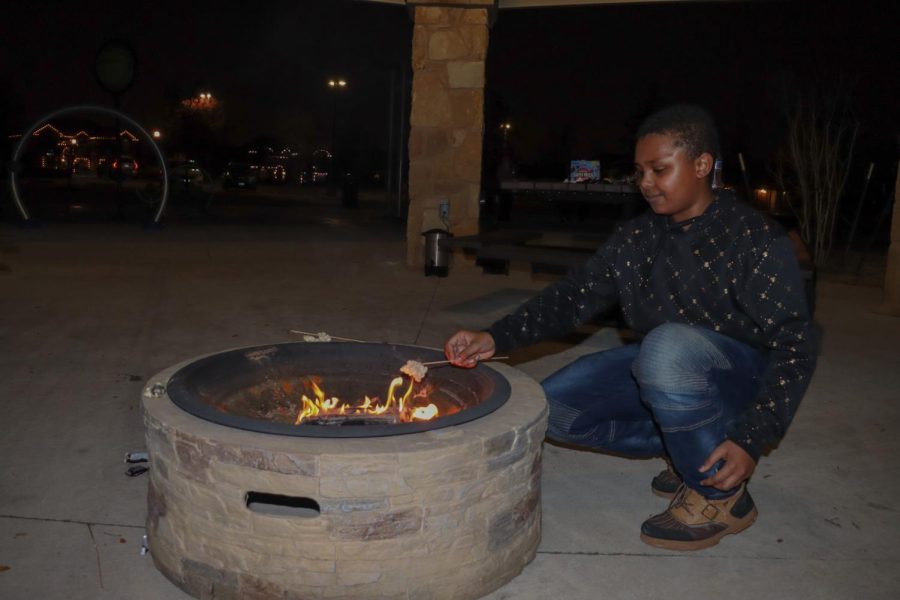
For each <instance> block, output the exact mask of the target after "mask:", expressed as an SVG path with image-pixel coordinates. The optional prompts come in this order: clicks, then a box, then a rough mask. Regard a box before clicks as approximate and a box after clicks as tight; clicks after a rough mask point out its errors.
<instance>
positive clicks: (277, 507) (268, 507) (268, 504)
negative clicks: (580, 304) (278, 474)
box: [245, 492, 322, 519]
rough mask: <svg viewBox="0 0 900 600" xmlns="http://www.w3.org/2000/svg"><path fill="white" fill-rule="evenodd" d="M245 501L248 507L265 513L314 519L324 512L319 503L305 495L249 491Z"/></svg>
mask: <svg viewBox="0 0 900 600" xmlns="http://www.w3.org/2000/svg"><path fill="white" fill-rule="evenodd" d="M245 502H246V504H247V508H248V509H250V510H252V511H253V512H257V513H261V514H264V515H277V516H287V517H302V518H304V519H314V518H316V517H318V516H319V515H320V514H321V513H322V509H321V507H320V506H319V503H318V502H316V501H315V500H313V499H312V498H306V497H305V496H284V495H282V494H268V493H266V492H247V496H246V499H245Z"/></svg>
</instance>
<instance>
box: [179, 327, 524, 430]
mask: <svg viewBox="0 0 900 600" xmlns="http://www.w3.org/2000/svg"><path fill="white" fill-rule="evenodd" d="M443 358H444V356H443V354H442V353H441V352H440V351H439V350H435V349H433V348H424V347H420V346H406V345H397V344H380V343H345V342H327V343H312V342H286V343H281V344H272V345H268V346H252V347H245V348H236V349H232V350H226V351H224V352H219V353H216V354H211V355H209V356H205V357H203V358H200V359H197V360H195V361H192V362H190V363H188V364H186V365H185V366H183V367H181V368H180V369H178V370H177V371H176V372H175V373H174V374H173V375H172V376H171V378H170V379H169V381H168V382H167V383H166V386H165V388H166V389H165V391H166V393H167V394H168V396H169V398H170V399H171V400H172V402H173V403H174V404H175V405H177V406H178V407H179V408H181V409H182V410H184V411H186V412H188V413H190V414H192V415H194V416H196V417H199V418H201V419H204V420H207V421H211V422H213V423H217V424H219V425H225V426H228V427H234V428H237V429H243V430H247V431H254V432H260V433H270V434H276V435H286V436H297V437H326V438H355V437H381V436H393V435H403V434H409V433H419V432H423V431H431V430H435V429H441V428H444V427H449V426H452V425H458V424H460V423H466V422H468V421H473V420H475V419H478V418H481V417H483V416H485V415H487V414H490V413H492V412H494V411H495V410H497V409H498V408H500V407H501V406H503V404H504V403H505V402H506V401H507V400H508V399H509V395H510V385H509V382H508V381H507V379H506V378H505V377H503V376H502V375H500V374H499V373H497V372H496V371H494V370H493V369H490V368H489V367H487V366H485V365H478V366H477V367H475V368H474V369H459V368H456V367H445V368H443V369H438V370H433V371H430V373H429V377H434V378H436V379H438V380H442V379H446V378H447V376H448V375H447V374H452V378H453V381H454V383H455V384H462V385H464V386H467V387H469V388H472V389H476V390H478V392H479V393H480V396H481V401H480V402H478V403H477V404H474V405H472V406H469V407H467V408H465V409H464V410H461V411H459V412H456V413H453V414H450V415H447V416H443V417H438V418H436V419H434V420H431V421H416V422H409V423H396V424H367V425H346V426H327V425H316V424H300V425H294V424H291V423H283V422H278V421H272V420H266V419H257V418H250V417H245V416H241V415H235V414H230V413H228V412H223V411H222V410H220V409H218V408H216V406H214V405H213V404H212V403H211V398H214V397H215V396H216V395H218V394H222V393H224V392H225V391H233V390H234V389H236V388H239V387H241V386H246V385H248V384H250V383H253V382H254V381H255V380H257V381H258V379H259V377H260V376H261V375H267V374H274V375H275V376H276V377H285V376H287V377H303V376H307V375H310V374H311V373H310V372H305V373H304V372H298V371H297V369H298V368H304V369H311V370H312V372H316V371H317V370H318V371H321V370H322V369H328V370H330V371H331V372H334V371H340V372H360V371H359V369H360V368H361V367H362V366H369V367H370V368H380V369H382V370H383V369H384V367H382V365H396V367H395V368H394V370H393V373H394V374H399V368H400V366H401V365H403V363H404V362H406V361H407V360H417V361H421V362H427V361H432V360H442V359H443ZM351 367H355V369H354V370H351ZM388 371H390V370H388ZM385 375H390V372H385Z"/></svg>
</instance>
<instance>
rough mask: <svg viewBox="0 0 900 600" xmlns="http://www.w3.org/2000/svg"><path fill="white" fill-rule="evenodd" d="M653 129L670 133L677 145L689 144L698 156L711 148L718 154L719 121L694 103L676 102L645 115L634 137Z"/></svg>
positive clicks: (692, 154) (692, 156) (685, 146)
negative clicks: (717, 126) (717, 127)
mask: <svg viewBox="0 0 900 600" xmlns="http://www.w3.org/2000/svg"><path fill="white" fill-rule="evenodd" d="M653 133H657V134H665V135H671V136H672V137H674V138H675V140H676V142H675V145H676V146H681V147H683V148H686V149H687V151H688V156H690V157H691V158H692V159H693V158H697V157H698V156H700V155H701V154H703V153H704V152H709V153H710V154H711V155H712V156H713V158H718V157H719V132H718V131H717V130H716V122H715V121H714V120H713V118H712V115H710V114H709V113H708V112H707V111H706V110H705V109H703V108H701V107H699V106H695V105H692V104H676V105H675V106H669V107H667V108H664V109H662V110H660V111H657V112H655V113H653V114H652V115H650V116H649V117H647V118H646V119H644V122H643V123H641V125H640V127H638V130H637V135H636V136H635V139H638V140H639V139H641V138H642V137H644V136H646V135H650V134H653Z"/></svg>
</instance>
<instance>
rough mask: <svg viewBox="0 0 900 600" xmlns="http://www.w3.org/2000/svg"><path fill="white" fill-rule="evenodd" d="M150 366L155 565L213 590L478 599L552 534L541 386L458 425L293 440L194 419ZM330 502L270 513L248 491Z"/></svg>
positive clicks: (180, 580)
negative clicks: (544, 534) (543, 496)
mask: <svg viewBox="0 0 900 600" xmlns="http://www.w3.org/2000/svg"><path fill="white" fill-rule="evenodd" d="M181 366H183V365H177V366H175V367H172V368H170V369H167V370H166V371H163V372H162V373H159V374H158V375H156V376H155V377H152V378H151V379H150V381H149V382H148V384H147V386H146V387H145V389H144V394H143V409H144V422H145V426H146V436H147V447H148V450H149V452H150V458H151V470H150V482H149V494H148V516H147V531H148V536H149V543H150V552H151V555H152V557H153V561H154V563H155V564H156V566H157V568H158V569H159V570H160V571H161V572H162V573H163V574H165V575H166V576H167V577H168V578H169V579H170V580H172V581H173V582H174V583H175V584H176V585H178V586H179V587H180V588H182V589H183V590H184V591H186V592H187V593H189V594H191V595H193V596H195V597H198V598H200V597H202V598H234V599H237V598H240V599H242V600H248V599H250V600H252V599H254V598H284V599H288V598H297V599H299V598H303V599H311V598H329V599H347V600H350V599H353V600H359V599H362V598H385V599H386V598H398V599H399V598H403V599H419V600H438V599H443V598H447V599H450V598H452V599H465V598H478V597H481V596H483V595H485V594H487V593H489V592H491V591H492V590H494V589H497V588H498V587H500V586H502V585H503V584H504V583H506V582H507V581H509V580H510V579H512V578H513V577H515V576H516V575H517V574H518V573H519V572H520V571H521V570H522V568H523V567H524V566H525V565H526V564H528V563H529V562H530V561H531V560H532V559H533V558H534V555H535V551H536V549H537V545H538V542H539V540H540V531H541V510H540V506H541V504H540V478H541V442H542V440H543V437H544V431H545V428H546V421H547V409H546V403H545V400H544V395H543V392H542V390H541V388H540V386H539V385H538V384H537V383H535V382H534V381H533V380H531V379H530V378H528V377H527V376H525V375H524V374H522V373H521V372H519V371H517V370H516V369H513V368H511V367H508V366H506V365H502V364H496V363H495V364H494V366H493V367H492V368H494V369H496V370H497V371H499V372H500V373H501V374H502V375H504V376H505V377H506V378H507V379H508V380H509V382H510V385H511V394H510V399H509V401H507V402H506V404H504V405H503V406H502V407H500V408H499V409H498V410H496V411H495V412H493V413H491V414H489V415H487V416H485V417H482V418H480V419H477V420H475V421H471V422H469V423H464V424H461V425H456V426H452V427H447V428H444V429H437V430H433V431H428V432H424V433H415V434H408V435H400V436H391V437H380V438H343V439H335V438H297V437H289V436H278V435H271V434H264V433H253V432H248V431H243V430H239V429H233V428H229V427H224V426H221V425H216V424H214V423H210V422H207V421H204V420H202V419H198V418H197V417H194V416H192V415H190V414H188V413H186V412H184V411H182V410H181V409H180V408H178V407H177V406H175V405H174V404H173V403H172V402H171V400H170V399H169V398H168V396H167V395H166V394H165V391H164V386H165V383H166V382H167V381H168V379H169V377H171V375H172V374H173V373H174V372H175V371H177V370H178V369H179V368H180V367H181ZM251 492H255V493H257V494H277V495H281V496H288V497H294V498H302V499H304V501H308V503H310V504H309V505H310V506H314V505H317V506H318V512H316V511H315V510H308V511H306V513H305V514H304V515H302V516H297V515H282V514H265V513H262V512H259V511H257V510H251V508H250V507H248V494H250V493H251Z"/></svg>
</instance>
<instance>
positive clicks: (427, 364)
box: [420, 356, 509, 367]
mask: <svg viewBox="0 0 900 600" xmlns="http://www.w3.org/2000/svg"><path fill="white" fill-rule="evenodd" d="M504 358H509V357H508V356H492V357H490V358H488V359H487V360H480V361H478V362H487V361H488V360H502V359H504ZM420 364H421V365H422V366H423V367H432V366H434V365H449V364H450V361H449V360H433V361H431V362H423V363H420Z"/></svg>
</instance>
